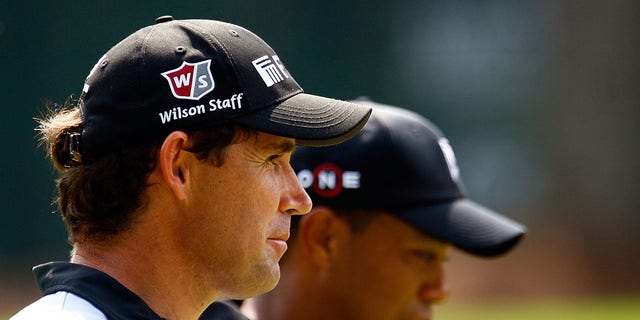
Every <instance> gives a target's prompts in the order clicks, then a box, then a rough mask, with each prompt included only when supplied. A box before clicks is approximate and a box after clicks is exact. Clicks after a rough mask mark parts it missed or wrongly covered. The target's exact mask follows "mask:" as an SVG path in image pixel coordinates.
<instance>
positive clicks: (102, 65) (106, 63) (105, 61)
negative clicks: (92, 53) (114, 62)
mask: <svg viewBox="0 0 640 320" xmlns="http://www.w3.org/2000/svg"><path fill="white" fill-rule="evenodd" d="M108 64H109V59H106V58H105V59H104V60H102V62H100V69H104V68H105V67H106V66H107V65H108Z"/></svg>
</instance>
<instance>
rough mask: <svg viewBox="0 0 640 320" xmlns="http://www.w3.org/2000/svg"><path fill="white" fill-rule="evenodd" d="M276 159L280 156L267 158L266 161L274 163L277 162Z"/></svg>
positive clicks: (275, 155)
mask: <svg viewBox="0 0 640 320" xmlns="http://www.w3.org/2000/svg"><path fill="white" fill-rule="evenodd" d="M278 158H280V155H279V154H274V155H271V156H269V157H268V158H267V161H268V162H276V161H277V160H278Z"/></svg>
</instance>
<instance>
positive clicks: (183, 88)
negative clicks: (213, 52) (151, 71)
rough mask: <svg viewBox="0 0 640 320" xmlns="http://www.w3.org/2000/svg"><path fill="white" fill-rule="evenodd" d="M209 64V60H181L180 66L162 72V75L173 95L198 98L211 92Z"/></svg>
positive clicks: (192, 98) (212, 86) (211, 82)
mask: <svg viewBox="0 0 640 320" xmlns="http://www.w3.org/2000/svg"><path fill="white" fill-rule="evenodd" d="M210 66H211V60H205V61H202V62H197V63H189V62H183V63H182V65H181V66H180V67H178V68H176V69H173V70H169V71H167V72H163V73H162V76H163V77H165V79H167V81H169V87H171V93H173V96H174V97H176V98H178V99H189V100H198V99H200V98H202V97H203V96H204V95H205V94H207V93H209V92H211V91H212V90H213V88H214V86H215V83H214V81H213V75H211V68H210Z"/></svg>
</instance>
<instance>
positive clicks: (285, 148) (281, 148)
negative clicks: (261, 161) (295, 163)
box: [265, 140, 296, 153]
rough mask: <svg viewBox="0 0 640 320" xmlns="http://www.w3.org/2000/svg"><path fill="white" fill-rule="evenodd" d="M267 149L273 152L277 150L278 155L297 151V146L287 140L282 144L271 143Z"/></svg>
mask: <svg viewBox="0 0 640 320" xmlns="http://www.w3.org/2000/svg"><path fill="white" fill-rule="evenodd" d="M265 147H266V148H268V149H271V150H275V151H277V152H278V153H288V152H293V151H294V150H295V148H296V144H295V143H294V142H293V141H290V140H285V141H281V142H275V143H270V144H268V145H266V146H265Z"/></svg>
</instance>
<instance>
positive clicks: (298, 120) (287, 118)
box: [234, 93, 371, 146]
mask: <svg viewBox="0 0 640 320" xmlns="http://www.w3.org/2000/svg"><path fill="white" fill-rule="evenodd" d="M370 115H371V107H369V106H364V105H360V104H355V103H351V102H347V101H341V100H335V99H329V98H325V97H320V96H315V95H310V94H306V93H299V94H297V95H295V96H293V97H291V98H289V99H287V100H285V101H283V102H281V103H279V104H276V105H274V106H270V107H267V108H264V109H262V110H258V111H256V112H252V113H250V114H248V115H245V116H241V117H238V118H235V119H234V121H236V122H238V123H240V124H243V125H246V126H248V127H251V128H254V129H258V130H260V131H264V132H267V133H271V134H275V135H279V136H283V137H288V138H294V139H296V142H297V143H298V144H300V145H307V146H330V145H334V144H338V143H340V142H343V141H345V140H348V139H350V138H351V137H353V136H355V135H356V134H357V133H358V132H360V130H361V129H362V127H363V126H364V125H365V123H367V120H368V119H369V116H370Z"/></svg>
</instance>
